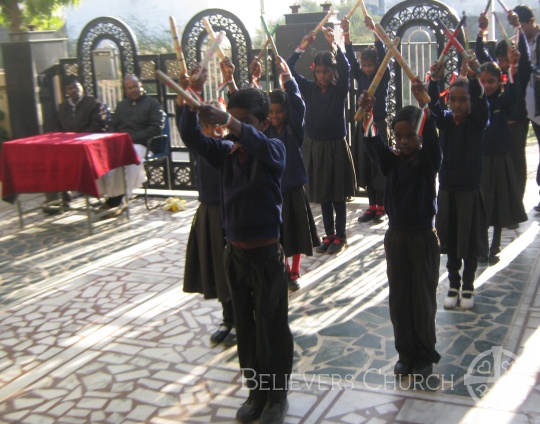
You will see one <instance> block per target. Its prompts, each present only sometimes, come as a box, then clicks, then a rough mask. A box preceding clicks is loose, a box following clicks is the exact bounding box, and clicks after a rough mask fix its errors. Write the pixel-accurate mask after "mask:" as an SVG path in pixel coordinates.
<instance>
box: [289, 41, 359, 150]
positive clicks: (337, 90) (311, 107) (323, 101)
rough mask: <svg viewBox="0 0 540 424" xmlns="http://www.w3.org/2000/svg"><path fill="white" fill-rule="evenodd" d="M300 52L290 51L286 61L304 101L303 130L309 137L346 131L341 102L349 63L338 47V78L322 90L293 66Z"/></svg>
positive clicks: (321, 137) (341, 134)
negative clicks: (304, 128) (304, 119)
mask: <svg viewBox="0 0 540 424" xmlns="http://www.w3.org/2000/svg"><path fill="white" fill-rule="evenodd" d="M300 54H301V53H296V52H294V53H293V54H292V55H291V56H290V57H289V59H287V64H288V65H289V68H290V69H291V73H292V75H293V77H294V78H295V79H296V82H297V83H298V87H299V88H300V92H301V93H302V96H303V97H304V101H305V102H306V133H307V135H308V136H309V137H310V138H311V139H312V140H317V141H324V140H336V139H339V138H342V137H345V136H346V135H347V126H346V122H345V102H346V100H347V95H348V94H349V87H350V81H349V75H350V68H351V67H350V66H349V62H348V61H347V58H346V57H345V55H344V54H343V52H342V51H341V49H340V48H339V47H338V49H337V52H336V62H337V71H338V74H339V77H338V79H337V80H336V81H335V83H334V84H332V85H330V86H329V87H328V88H327V89H326V90H325V91H324V92H323V90H322V89H321V87H319V86H318V85H317V83H316V82H315V81H313V80H308V79H307V78H305V77H304V76H302V75H300V74H299V73H298V72H297V71H296V70H295V65H296V62H297V61H298V59H299V58H300Z"/></svg>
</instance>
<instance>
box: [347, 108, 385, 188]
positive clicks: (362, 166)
mask: <svg viewBox="0 0 540 424" xmlns="http://www.w3.org/2000/svg"><path fill="white" fill-rule="evenodd" d="M375 124H376V125H377V131H378V132H379V135H380V136H381V138H382V139H383V141H384V142H385V143H386V144H387V145H388V143H389V141H388V125H387V123H386V119H385V118H382V119H378V120H377V121H376V122H375ZM352 147H353V160H354V170H355V173H356V183H357V185H358V187H361V188H367V187H371V188H373V189H374V190H377V191H384V190H386V178H385V176H384V175H383V174H382V172H381V170H380V169H379V167H378V166H377V165H375V163H374V162H373V161H372V160H371V158H370V157H369V156H368V154H367V153H366V148H365V147H364V133H363V128H362V123H361V122H359V123H358V125H356V129H355V131H354V137H353V146H352Z"/></svg>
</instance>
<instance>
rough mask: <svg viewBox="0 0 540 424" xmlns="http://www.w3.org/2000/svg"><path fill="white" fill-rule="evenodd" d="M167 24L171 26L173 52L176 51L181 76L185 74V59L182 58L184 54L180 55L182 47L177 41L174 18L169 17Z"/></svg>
mask: <svg viewBox="0 0 540 424" xmlns="http://www.w3.org/2000/svg"><path fill="white" fill-rule="evenodd" d="M169 22H170V24H171V33H172V37H173V42H174V50H176V60H177V61H178V68H179V69H180V73H181V74H187V66H186V59H185V58H184V53H182V47H181V46H180V41H179V40H178V30H177V29H176V21H175V20H174V16H169Z"/></svg>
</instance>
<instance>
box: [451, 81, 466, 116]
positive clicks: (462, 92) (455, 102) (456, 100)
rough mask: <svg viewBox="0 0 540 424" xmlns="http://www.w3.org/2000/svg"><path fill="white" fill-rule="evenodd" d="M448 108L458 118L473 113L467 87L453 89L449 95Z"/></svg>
mask: <svg viewBox="0 0 540 424" xmlns="http://www.w3.org/2000/svg"><path fill="white" fill-rule="evenodd" d="M448 106H449V107H450V109H452V112H454V117H456V118H463V117H465V116H467V115H468V114H469V113H471V98H470V96H469V90H467V88H466V87H452V88H451V89H450V94H449V95H448Z"/></svg>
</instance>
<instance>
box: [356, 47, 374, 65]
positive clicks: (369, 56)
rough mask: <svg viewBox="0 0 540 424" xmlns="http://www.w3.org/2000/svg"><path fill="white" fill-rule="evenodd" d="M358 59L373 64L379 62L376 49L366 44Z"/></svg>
mask: <svg viewBox="0 0 540 424" xmlns="http://www.w3.org/2000/svg"><path fill="white" fill-rule="evenodd" d="M360 59H363V60H366V61H371V62H373V63H375V64H377V63H379V55H378V54H377V49H376V48H375V46H373V45H372V46H368V47H367V48H365V49H364V50H362V53H361V54H360Z"/></svg>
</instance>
